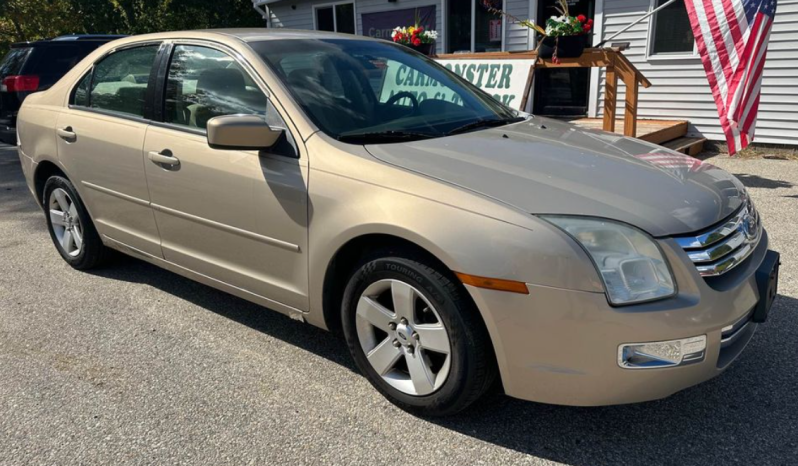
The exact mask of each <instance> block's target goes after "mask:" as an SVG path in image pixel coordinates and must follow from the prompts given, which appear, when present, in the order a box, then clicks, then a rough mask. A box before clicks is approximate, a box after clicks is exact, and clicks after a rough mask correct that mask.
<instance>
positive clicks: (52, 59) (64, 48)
mask: <svg viewBox="0 0 798 466" xmlns="http://www.w3.org/2000/svg"><path fill="white" fill-rule="evenodd" d="M97 45H99V44H97ZM97 45H95V44H74V45H73V44H70V45H51V46H47V47H38V48H37V49H36V52H35V54H34V55H35V58H36V64H35V66H34V67H33V69H32V70H31V71H30V73H31V74H53V75H59V76H63V75H65V74H66V72H67V71H69V70H70V69H72V67H73V66H75V65H77V64H78V62H79V61H81V60H83V57H85V56H86V55H88V54H89V53H90V52H91V51H92V50H94V49H95V48H97Z"/></svg>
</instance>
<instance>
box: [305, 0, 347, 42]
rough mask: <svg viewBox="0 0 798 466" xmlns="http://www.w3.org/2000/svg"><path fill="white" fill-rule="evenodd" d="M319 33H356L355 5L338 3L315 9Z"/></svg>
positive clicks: (319, 6)
mask: <svg viewBox="0 0 798 466" xmlns="http://www.w3.org/2000/svg"><path fill="white" fill-rule="evenodd" d="M314 15H315V20H316V30H317V31H330V32H342V33H346V34H354V33H355V4H354V3H336V4H332V5H329V4H328V5H318V6H316V7H314Z"/></svg>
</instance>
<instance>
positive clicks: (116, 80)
mask: <svg viewBox="0 0 798 466" xmlns="http://www.w3.org/2000/svg"><path fill="white" fill-rule="evenodd" d="M158 47H159V45H146V46H141V47H136V48H130V49H124V50H120V51H118V52H114V53H112V54H111V55H109V56H107V57H106V58H104V59H103V60H102V61H100V62H99V63H97V64H96V65H95V66H94V76H93V79H92V82H91V87H90V92H89V106H90V107H91V108H96V109H99V110H106V111H109V112H115V113H122V114H126V115H133V116H138V117H143V116H144V101H145V96H146V94H147V84H148V82H149V78H150V71H151V70H152V67H153V64H154V62H155V56H156V54H157V53H158ZM80 84H81V85H82V84H83V82H81V83H80ZM76 94H77V92H76Z"/></svg>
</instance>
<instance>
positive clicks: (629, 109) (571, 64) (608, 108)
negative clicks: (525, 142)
mask: <svg viewBox="0 0 798 466" xmlns="http://www.w3.org/2000/svg"><path fill="white" fill-rule="evenodd" d="M436 58H437V59H442V60H446V59H451V60H463V59H479V60H490V59H503V60H509V59H512V60H519V59H521V60H522V59H529V60H532V61H533V62H532V71H533V72H531V73H530V78H529V82H528V83H527V87H526V96H525V99H526V98H527V96H528V95H529V91H530V90H531V88H532V83H533V80H534V69H536V68H606V69H607V73H606V83H605V93H604V127H603V129H604V131H611V132H614V131H615V117H616V114H617V101H618V79H620V80H621V81H622V82H623V83H624V84H625V85H626V104H625V108H624V128H623V133H624V136H632V137H634V136H636V135H637V102H638V100H637V99H638V86H640V85H642V86H643V87H644V88H648V87H651V82H650V81H649V80H648V79H646V77H645V76H643V74H642V73H641V72H640V70H638V69H637V68H635V66H634V65H633V64H632V63H631V62H629V60H627V59H626V57H625V56H624V55H623V54H622V53H621V52H620V50H619V49H617V48H600V49H594V48H591V49H585V51H584V53H583V54H582V56H580V57H578V58H561V59H560V60H559V63H554V62H553V61H552V60H551V59H542V58H538V55H537V52H535V51H527V52H486V53H462V54H461V53H457V54H445V55H438V56H437V57H436ZM522 108H523V107H522Z"/></svg>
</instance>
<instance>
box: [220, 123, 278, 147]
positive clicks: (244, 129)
mask: <svg viewBox="0 0 798 466" xmlns="http://www.w3.org/2000/svg"><path fill="white" fill-rule="evenodd" d="M207 129H208V145H209V146H211V147H212V148H214V149H238V150H263V149H269V148H271V147H272V146H274V145H275V144H277V142H278V141H279V140H280V138H281V137H282V136H283V134H284V133H285V130H284V129H282V128H272V127H271V126H269V124H268V123H266V121H265V120H264V119H263V118H261V117H259V116H256V115H225V116H218V117H214V118H211V119H210V120H208V128H207Z"/></svg>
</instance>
